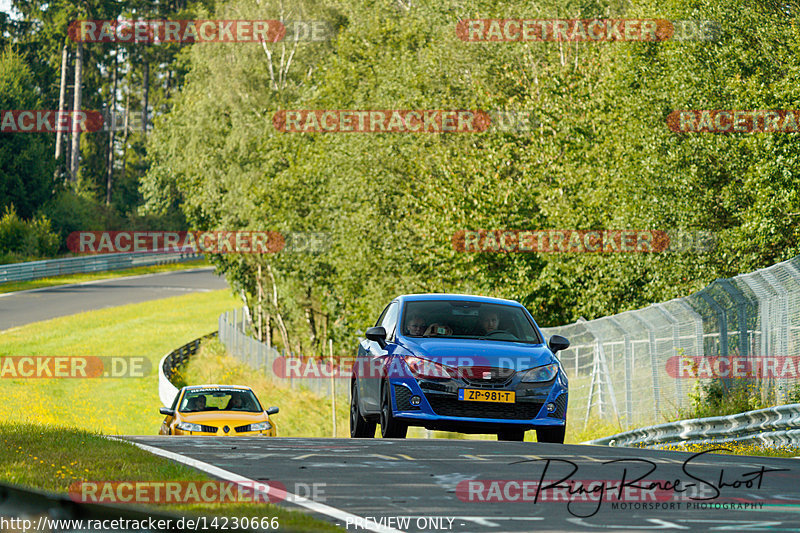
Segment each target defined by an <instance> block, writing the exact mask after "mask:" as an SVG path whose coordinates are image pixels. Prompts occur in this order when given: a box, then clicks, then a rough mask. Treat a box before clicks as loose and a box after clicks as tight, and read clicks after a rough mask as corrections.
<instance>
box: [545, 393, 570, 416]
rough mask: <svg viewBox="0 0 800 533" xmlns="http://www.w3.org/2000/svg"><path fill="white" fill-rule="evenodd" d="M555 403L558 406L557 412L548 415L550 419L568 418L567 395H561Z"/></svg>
mask: <svg viewBox="0 0 800 533" xmlns="http://www.w3.org/2000/svg"><path fill="white" fill-rule="evenodd" d="M554 403H555V404H556V410H555V411H553V412H552V413H547V416H549V417H550V418H567V395H566V394H559V396H558V398H556V401H555V402H554Z"/></svg>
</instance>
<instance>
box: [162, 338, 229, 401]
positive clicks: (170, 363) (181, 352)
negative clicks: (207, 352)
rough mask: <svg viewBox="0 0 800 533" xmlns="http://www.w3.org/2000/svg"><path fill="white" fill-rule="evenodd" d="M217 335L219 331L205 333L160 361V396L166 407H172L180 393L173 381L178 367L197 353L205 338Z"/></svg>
mask: <svg viewBox="0 0 800 533" xmlns="http://www.w3.org/2000/svg"><path fill="white" fill-rule="evenodd" d="M216 336H217V332H216V331H215V332H213V333H209V334H208V335H203V336H202V337H200V338H198V339H195V340H193V341H191V342H187V343H186V344H184V345H183V346H181V347H180V348H176V349H174V350H172V351H171V352H169V353H168V354H167V355H165V356H164V357H162V358H161V361H159V362H158V397H159V399H160V400H161V403H162V405H163V406H164V407H171V406H172V402H173V401H174V400H175V395H176V394H178V390H179V389H178V387H176V386H175V384H174V383H173V382H172V380H173V379H174V377H175V373H176V372H177V371H178V368H179V367H180V366H182V365H183V364H184V363H185V362H186V361H187V360H188V359H189V358H190V357H191V356H193V355H194V354H196V353H197V350H198V348H200V343H201V342H203V340H205V339H211V338H213V337H216Z"/></svg>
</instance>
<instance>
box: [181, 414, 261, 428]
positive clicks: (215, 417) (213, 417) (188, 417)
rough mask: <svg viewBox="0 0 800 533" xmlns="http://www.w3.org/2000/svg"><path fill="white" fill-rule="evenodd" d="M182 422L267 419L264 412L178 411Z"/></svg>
mask: <svg viewBox="0 0 800 533" xmlns="http://www.w3.org/2000/svg"><path fill="white" fill-rule="evenodd" d="M178 414H179V415H180V417H181V420H183V421H184V422H193V423H195V424H208V425H211V424H237V425H241V424H253V423H255V422H264V421H265V420H269V418H267V415H266V413H264V412H263V411H259V412H258V413H245V412H241V411H206V412H199V413H178Z"/></svg>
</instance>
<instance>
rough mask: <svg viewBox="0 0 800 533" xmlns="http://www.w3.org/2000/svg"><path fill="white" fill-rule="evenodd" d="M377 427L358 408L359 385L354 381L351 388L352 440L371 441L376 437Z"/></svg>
mask: <svg viewBox="0 0 800 533" xmlns="http://www.w3.org/2000/svg"><path fill="white" fill-rule="evenodd" d="M375 426H377V423H376V422H375V421H374V420H367V419H366V418H364V416H363V415H362V414H361V409H360V408H359V407H358V385H356V382H355V381H354V382H353V385H352V387H351V388H350V438H353V439H371V438H373V437H375Z"/></svg>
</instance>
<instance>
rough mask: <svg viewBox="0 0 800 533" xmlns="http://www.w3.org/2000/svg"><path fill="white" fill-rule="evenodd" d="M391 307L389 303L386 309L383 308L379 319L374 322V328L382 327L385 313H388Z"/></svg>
mask: <svg viewBox="0 0 800 533" xmlns="http://www.w3.org/2000/svg"><path fill="white" fill-rule="evenodd" d="M392 303H394V302H392ZM391 306H392V304H391V303H390V304H389V305H387V306H386V307H384V308H383V312H382V313H381V316H379V317H378V321H377V322H375V327H378V326H380V325H382V324H383V319H384V317H385V316H386V313H388V312H389V308H390V307H391Z"/></svg>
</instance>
